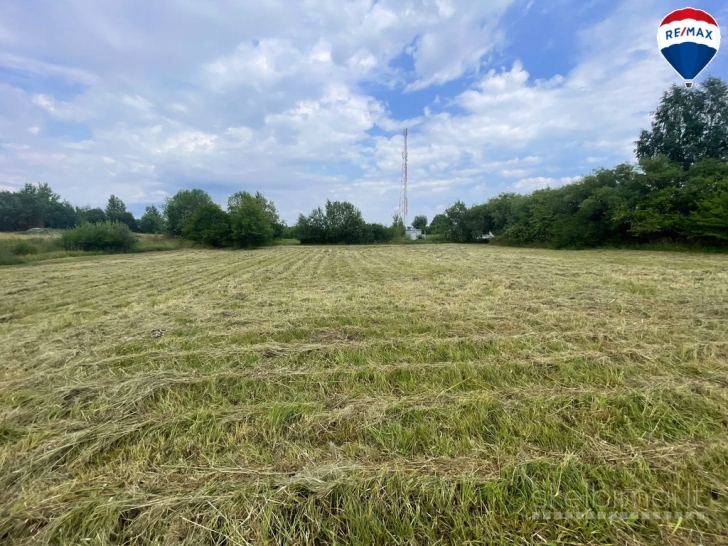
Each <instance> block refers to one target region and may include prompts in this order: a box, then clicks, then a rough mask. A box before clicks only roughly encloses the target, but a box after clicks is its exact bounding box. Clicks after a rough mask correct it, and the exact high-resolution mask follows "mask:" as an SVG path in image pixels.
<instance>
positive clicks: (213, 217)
mask: <svg viewBox="0 0 728 546" xmlns="http://www.w3.org/2000/svg"><path fill="white" fill-rule="evenodd" d="M184 236H185V237H186V238H187V239H190V240H192V241H195V242H196V243H199V244H203V245H208V246H212V247H215V248H220V247H223V246H228V245H229V244H231V241H232V230H231V227H230V216H229V215H228V213H227V212H225V211H224V210H222V209H221V208H220V207H219V206H218V205H216V204H214V203H206V204H204V205H200V206H199V207H197V208H196V209H195V212H194V213H193V214H192V217H191V218H190V219H189V220H188V221H187V222H186V223H185V227H184Z"/></svg>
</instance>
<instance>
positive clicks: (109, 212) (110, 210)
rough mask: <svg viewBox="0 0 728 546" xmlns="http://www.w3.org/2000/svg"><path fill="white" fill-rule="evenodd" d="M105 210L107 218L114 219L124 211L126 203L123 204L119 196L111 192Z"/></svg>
mask: <svg viewBox="0 0 728 546" xmlns="http://www.w3.org/2000/svg"><path fill="white" fill-rule="evenodd" d="M105 212H106V216H107V217H108V218H109V220H116V219H117V218H118V217H120V216H121V215H122V214H124V213H125V212H126V205H125V204H124V201H122V200H121V198H119V197H117V196H116V195H113V194H112V195H111V197H109V201H108V203H106V210H105Z"/></svg>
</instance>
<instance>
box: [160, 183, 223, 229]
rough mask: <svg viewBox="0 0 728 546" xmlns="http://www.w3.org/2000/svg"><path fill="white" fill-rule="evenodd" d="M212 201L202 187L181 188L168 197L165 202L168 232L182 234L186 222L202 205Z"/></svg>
mask: <svg viewBox="0 0 728 546" xmlns="http://www.w3.org/2000/svg"><path fill="white" fill-rule="evenodd" d="M211 203H212V198H211V197H210V196H209V195H208V193H207V192H206V191H203V190H200V189H194V190H180V191H178V192H177V193H176V194H174V196H173V197H168V198H167V200H166V201H165V203H164V217H165V222H166V226H167V233H169V234H170V235H173V236H175V237H180V236H182V235H183V234H184V227H185V224H186V223H187V222H188V221H189V220H190V218H192V215H193V214H194V213H195V211H196V210H197V209H198V208H199V207H201V206H202V205H208V204H211Z"/></svg>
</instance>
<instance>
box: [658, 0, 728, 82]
mask: <svg viewBox="0 0 728 546" xmlns="http://www.w3.org/2000/svg"><path fill="white" fill-rule="evenodd" d="M657 45H658V47H659V48H660V52H661V53H662V55H663V56H664V57H665V59H667V62H668V63H670V65H671V66H672V67H673V68H674V69H675V71H676V72H677V73H678V74H680V77H681V78H682V79H684V80H685V86H686V87H692V86H693V80H694V79H695V78H696V77H697V76H698V74H700V73H701V72H702V71H703V69H704V68H705V67H706V66H708V63H709V62H710V61H712V60H713V57H715V54H716V53H718V49H719V48H720V27H719V26H718V23H716V22H715V19H713V17H711V16H710V15H709V14H708V13H706V12H704V11H703V10H701V9H694V8H683V9H678V10H675V11H673V12H672V13H670V14H669V15H668V16H667V17H665V18H664V19H663V20H662V23H660V28H658V29H657Z"/></svg>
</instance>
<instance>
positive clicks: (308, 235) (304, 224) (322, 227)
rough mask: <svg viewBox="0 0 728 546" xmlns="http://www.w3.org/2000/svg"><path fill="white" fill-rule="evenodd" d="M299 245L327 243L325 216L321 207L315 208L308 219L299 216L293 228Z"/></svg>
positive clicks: (301, 215)
mask: <svg viewBox="0 0 728 546" xmlns="http://www.w3.org/2000/svg"><path fill="white" fill-rule="evenodd" d="M295 230H296V234H297V235H298V239H299V240H300V241H301V244H303V245H308V244H324V243H326V242H327V230H326V215H325V214H324V211H323V210H321V207H316V208H315V209H313V210H312V211H311V214H309V215H308V217H306V216H304V215H303V214H299V216H298V222H296V226H295Z"/></svg>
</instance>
